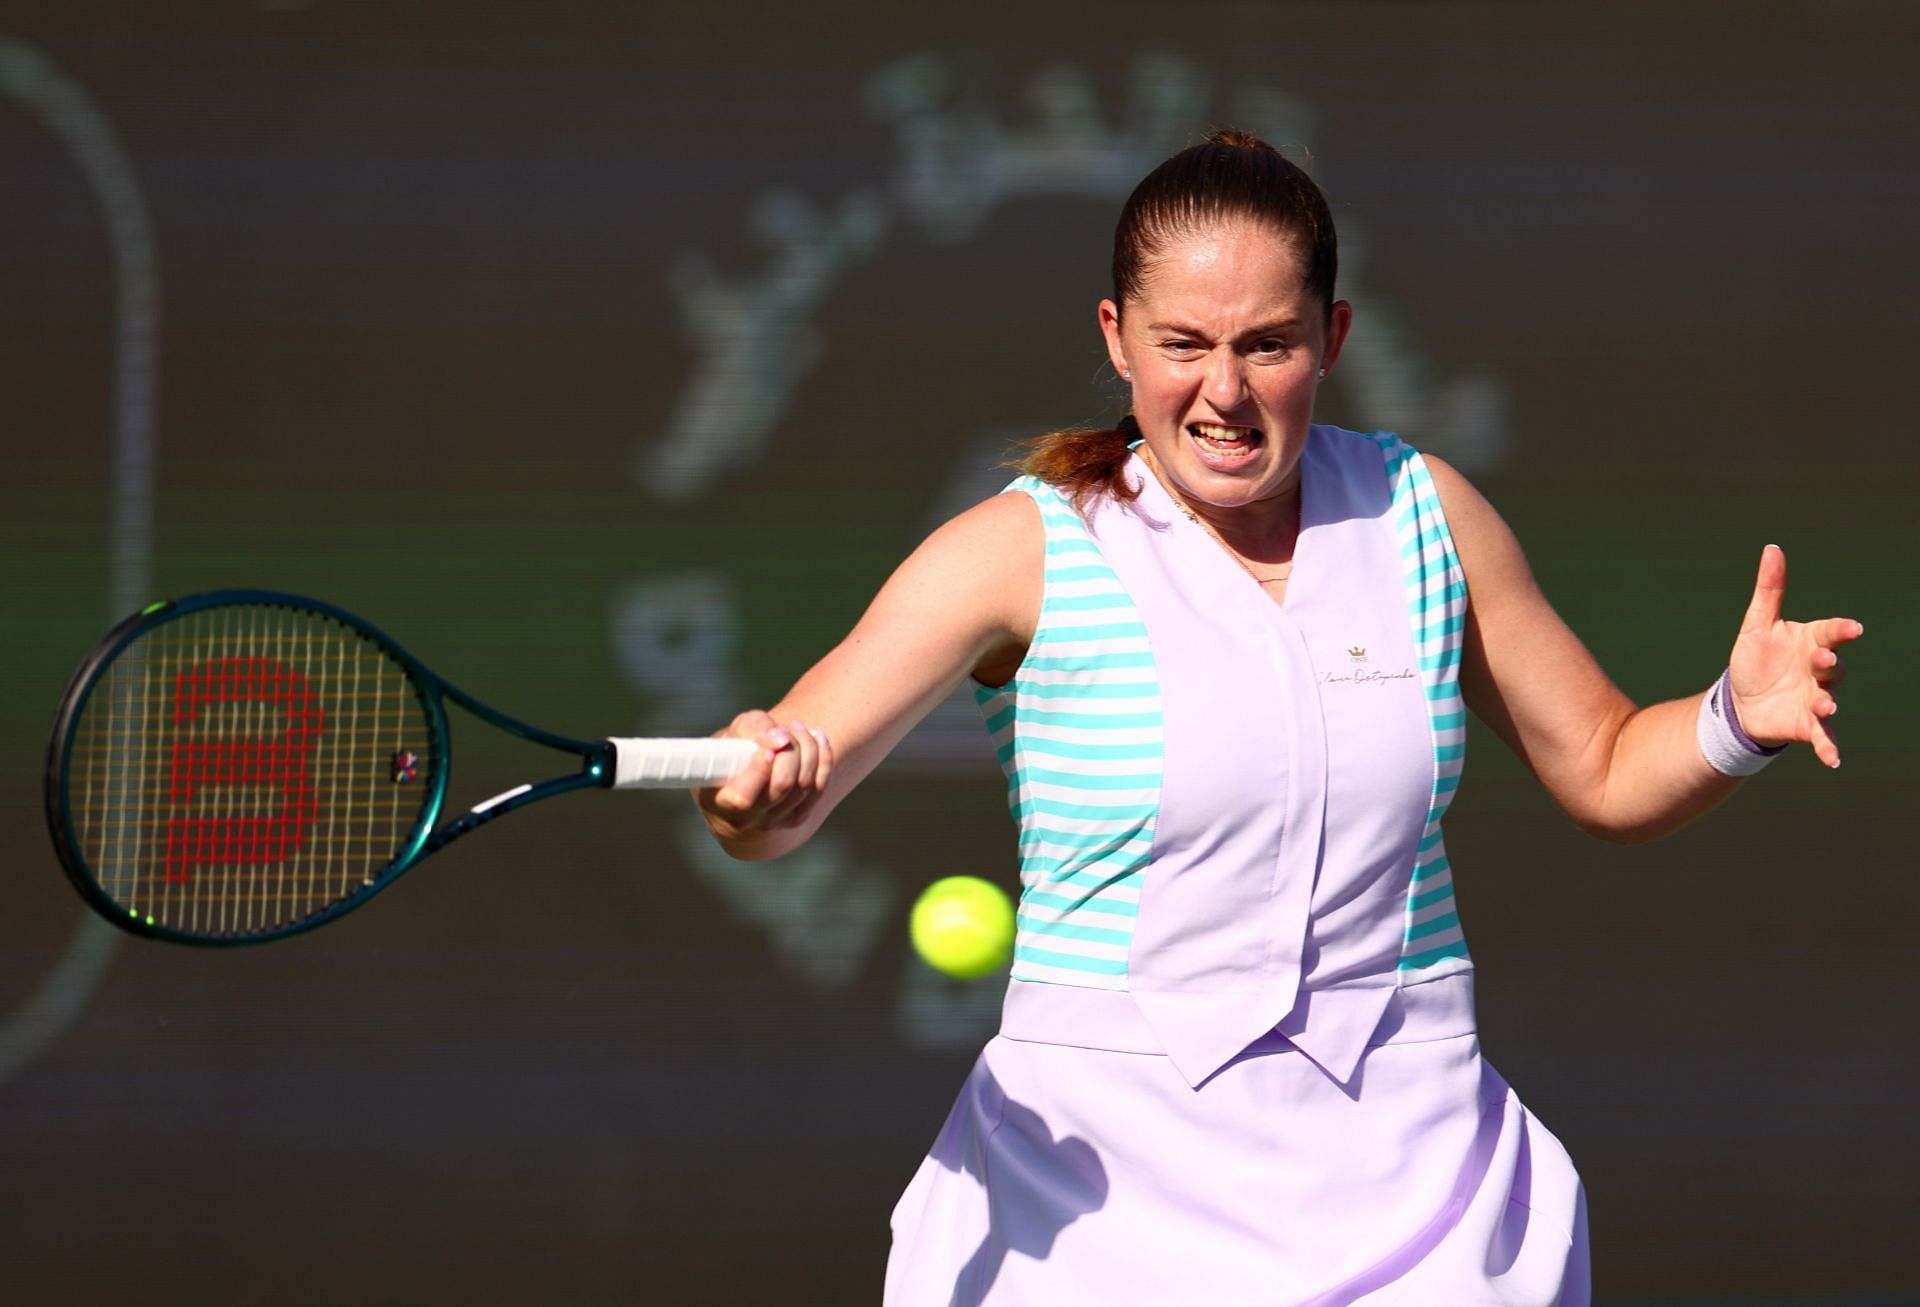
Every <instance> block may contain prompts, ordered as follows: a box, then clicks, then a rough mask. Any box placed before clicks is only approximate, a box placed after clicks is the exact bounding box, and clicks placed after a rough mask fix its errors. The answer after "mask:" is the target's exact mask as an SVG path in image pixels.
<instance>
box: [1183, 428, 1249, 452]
mask: <svg viewBox="0 0 1920 1307" xmlns="http://www.w3.org/2000/svg"><path fill="white" fill-rule="evenodd" d="M1187 430H1188V431H1190V432H1192V433H1193V436H1194V439H1196V440H1199V441H1201V442H1203V443H1204V444H1205V445H1206V446H1207V448H1209V449H1212V450H1216V451H1218V452H1219V453H1222V454H1250V453H1252V452H1253V447H1254V445H1255V444H1256V443H1257V442H1258V441H1259V439H1260V433H1259V432H1258V431H1256V430H1254V429H1253V428H1251V427H1226V426H1221V425H1220V424H1219V423H1217V422H1193V423H1189V424H1188V426H1187Z"/></svg>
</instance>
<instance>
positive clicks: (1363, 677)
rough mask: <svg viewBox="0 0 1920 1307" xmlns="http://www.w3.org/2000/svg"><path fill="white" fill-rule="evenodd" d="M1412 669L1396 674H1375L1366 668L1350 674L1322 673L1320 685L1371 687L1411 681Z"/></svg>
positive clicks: (1405, 669)
mask: <svg viewBox="0 0 1920 1307" xmlns="http://www.w3.org/2000/svg"><path fill="white" fill-rule="evenodd" d="M1412 679H1413V669H1412V668H1411V667H1406V668H1402V669H1401V670H1400V671H1397V672H1376V671H1371V670H1368V669H1366V668H1356V669H1355V670H1353V671H1351V672H1338V673H1336V672H1322V673H1321V674H1320V684H1322V685H1373V684H1377V683H1378V682H1381V681H1411V680H1412Z"/></svg>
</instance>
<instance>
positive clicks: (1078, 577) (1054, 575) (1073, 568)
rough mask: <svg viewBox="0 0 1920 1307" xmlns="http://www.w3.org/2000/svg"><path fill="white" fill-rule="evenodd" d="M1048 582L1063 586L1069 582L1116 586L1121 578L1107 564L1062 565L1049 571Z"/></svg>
mask: <svg viewBox="0 0 1920 1307" xmlns="http://www.w3.org/2000/svg"><path fill="white" fill-rule="evenodd" d="M1047 580H1048V581H1050V582H1055V583H1058V584H1061V585H1065V584H1066V583H1067V582H1069V581H1111V582H1113V583H1114V584H1115V585H1119V584H1120V578H1119V577H1118V576H1116V575H1114V571H1113V569H1112V568H1111V567H1108V566H1107V565H1106V564H1105V563H1062V564H1060V565H1059V566H1056V567H1049V568H1048V569H1047Z"/></svg>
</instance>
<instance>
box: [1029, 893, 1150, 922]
mask: <svg viewBox="0 0 1920 1307" xmlns="http://www.w3.org/2000/svg"><path fill="white" fill-rule="evenodd" d="M1020 901H1021V902H1022V903H1031V904H1033V905H1034V906H1035V907H1037V908H1058V909H1059V910H1060V911H1062V912H1099V913H1104V914H1106V915H1109V916H1114V917H1137V916H1139V915H1140V905H1139V904H1138V903H1129V902H1127V901H1126V900H1125V899H1099V898H1087V899H1070V898H1068V897H1066V896H1065V895H1064V894H1046V893H1042V892H1041V891H1039V890H1028V891H1027V892H1026V893H1025V894H1023V895H1021V896H1020Z"/></svg>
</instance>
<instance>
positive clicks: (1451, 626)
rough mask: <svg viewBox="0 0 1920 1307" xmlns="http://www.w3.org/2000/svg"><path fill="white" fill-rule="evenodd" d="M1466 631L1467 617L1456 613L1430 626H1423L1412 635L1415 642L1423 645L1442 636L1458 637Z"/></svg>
mask: <svg viewBox="0 0 1920 1307" xmlns="http://www.w3.org/2000/svg"><path fill="white" fill-rule="evenodd" d="M1466 629H1467V615H1466V614H1465V613H1456V614H1454V615H1453V616H1452V617H1448V618H1444V619H1442V620H1441V621H1438V622H1435V623H1434V624H1433V625H1432V626H1423V627H1421V628H1420V629H1419V630H1417V631H1415V632H1414V633H1413V638H1414V640H1415V641H1417V642H1419V643H1421V644H1425V643H1426V642H1427V641H1429V640H1438V639H1440V638H1441V637H1443V636H1448V635H1458V634H1459V633H1460V632H1462V631H1464V630H1466Z"/></svg>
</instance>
